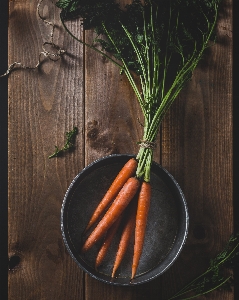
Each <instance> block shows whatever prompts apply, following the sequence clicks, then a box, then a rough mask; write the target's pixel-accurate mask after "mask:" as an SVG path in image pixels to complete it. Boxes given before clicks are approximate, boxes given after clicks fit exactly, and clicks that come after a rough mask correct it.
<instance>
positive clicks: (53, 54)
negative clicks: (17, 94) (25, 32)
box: [0, 0, 66, 77]
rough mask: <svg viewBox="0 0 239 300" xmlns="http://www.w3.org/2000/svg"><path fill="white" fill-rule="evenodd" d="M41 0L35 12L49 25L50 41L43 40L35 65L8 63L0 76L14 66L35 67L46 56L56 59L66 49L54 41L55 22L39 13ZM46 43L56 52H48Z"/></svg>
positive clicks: (6, 73)
mask: <svg viewBox="0 0 239 300" xmlns="http://www.w3.org/2000/svg"><path fill="white" fill-rule="evenodd" d="M42 2H43V0H40V1H39V2H38V4H37V14H38V16H39V18H40V19H41V20H42V21H43V22H44V23H45V24H46V25H48V26H51V32H50V41H49V42H44V43H43V44H42V51H41V52H40V54H39V57H38V62H37V64H36V65H35V66H33V67H30V66H26V65H24V64H22V63H20V62H14V63H12V64H11V65H9V67H8V69H7V71H6V72H5V73H4V74H2V75H0V77H4V76H7V75H8V74H10V73H11V71H12V70H13V69H15V68H16V67H18V68H21V69H37V68H38V67H39V66H40V64H41V63H42V62H43V60H44V58H45V57H47V58H48V59H50V60H52V61H57V60H59V59H60V58H61V56H62V55H63V54H64V53H66V50H64V49H62V48H60V47H59V46H57V45H56V44H55V43H54V31H55V28H56V24H54V23H53V22H50V21H48V20H46V19H45V18H44V17H43V16H42V15H41V14H40V6H41V4H42ZM46 45H50V46H51V47H52V48H53V49H54V50H55V51H56V52H50V51H47V50H46Z"/></svg>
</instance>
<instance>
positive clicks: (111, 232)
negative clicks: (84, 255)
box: [95, 216, 121, 269]
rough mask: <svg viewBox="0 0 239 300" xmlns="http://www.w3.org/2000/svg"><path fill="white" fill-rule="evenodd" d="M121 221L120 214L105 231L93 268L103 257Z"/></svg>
mask: <svg viewBox="0 0 239 300" xmlns="http://www.w3.org/2000/svg"><path fill="white" fill-rule="evenodd" d="M120 221H121V216H120V217H119V218H118V219H117V220H116V222H114V224H113V225H112V226H111V227H110V229H109V230H108V231H107V233H106V236H105V239H104V242H103V244H102V246H101V248H100V250H99V252H98V255H97V257H96V260H95V268H96V269H97V268H98V267H99V266H100V265H101V264H102V261H103V259H104V258H105V256H106V254H107V251H108V249H109V247H110V244H111V242H112V240H113V238H114V236H115V233H116V231H117V229H118V227H119V224H120Z"/></svg>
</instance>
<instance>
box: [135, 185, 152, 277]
mask: <svg viewBox="0 0 239 300" xmlns="http://www.w3.org/2000/svg"><path fill="white" fill-rule="evenodd" d="M150 198H151V185H150V183H149V182H145V181H144V182H143V183H142V185H141V189H140V192H139V198H138V208H137V214H136V225H135V241H134V255H133V264H132V276H131V279H133V278H134V277H135V274H136V271H137V268H138V265H139V259H140V256H141V254H142V250H143V243H144V236H145V230H146V224H147V217H148V211H149V206H150Z"/></svg>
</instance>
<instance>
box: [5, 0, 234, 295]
mask: <svg viewBox="0 0 239 300" xmlns="http://www.w3.org/2000/svg"><path fill="white" fill-rule="evenodd" d="M36 6H37V1H32V0H12V1H9V8H10V11H9V64H10V63H12V62H14V61H19V62H22V63H24V64H25V65H28V66H34V65H35V64H36V61H37V60H38V55H39V53H40V52H41V51H42V48H41V47H42V44H43V42H45V41H49V39H50V27H49V26H47V25H46V24H45V23H44V22H43V21H42V20H41V19H40V18H39V17H38V15H37V12H36ZM221 11H222V13H221V14H220V20H219V22H218V25H217V30H218V42H217V43H216V45H214V46H213V47H211V48H210V50H208V51H207V53H206V55H205V57H204V59H203V60H202V61H201V63H200V65H199V66H198V68H197V69H196V71H195V72H194V74H193V77H192V80H191V81H190V82H189V83H188V84H187V86H186V88H185V89H184V90H183V91H182V93H181V94H180V96H179V97H178V99H177V101H176V102H175V103H174V105H173V106H172V109H171V110H170V112H169V113H168V114H167V116H166V118H165V120H164V122H163V124H162V128H161V130H160V134H159V136H158V139H157V148H156V151H155V156H154V159H155V161H157V162H159V163H160V164H162V166H163V167H165V168H166V169H167V170H168V171H169V172H170V173H171V174H172V175H173V176H174V177H175V179H176V180H177V181H178V182H179V184H180V186H181V188H182V189H183V191H184V194H185V197H186V199H187V203H188V207H189V214H190V228H189V234H188V238H187V242H186V245H185V247H184V249H183V251H182V253H181V254H180V257H179V258H178V260H177V261H176V263H175V264H174V265H173V266H172V267H171V268H170V269H169V270H168V271H167V272H166V273H165V274H163V275H162V276H160V277H159V278H157V279H155V280H153V281H151V282H149V283H147V284H144V285H140V286H138V287H115V286H110V285H107V284H104V283H101V282H98V281H96V280H95V279H92V278H91V277H89V276H88V275H86V274H84V273H83V272H82V271H81V270H80V269H79V268H78V267H77V265H76V263H75V262H74V261H73V260H72V259H71V257H70V255H69V254H68V252H67V251H66V249H65V246H64V244H63V240H62V236H61V231H60V210H61V205H62V200H63V197H64V194H65V192H66V190H67V188H68V186H69V184H70V183H71V181H72V180H73V178H74V177H75V176H76V174H78V173H79V172H80V171H81V170H82V168H83V167H84V166H86V165H87V164H89V163H91V162H92V161H94V160H95V159H98V158H100V157H102V156H106V155H109V154H112V153H132V154H135V153H137V151H138V146H137V143H136V142H137V141H138V140H139V139H140V138H141V136H142V128H141V126H140V124H139V121H138V120H137V118H139V119H140V118H141V114H140V110H139V107H138V105H137V102H136V99H135V96H134V93H133V91H132V89H131V87H130V86H129V84H128V82H127V80H126V78H125V76H123V75H120V74H119V70H118V68H117V67H116V66H114V65H113V64H112V63H111V62H110V61H107V60H105V59H103V58H102V57H100V56H99V55H98V54H97V53H94V51H92V50H90V49H88V48H84V47H83V46H82V45H81V44H79V43H77V42H76V41H75V40H73V39H72V38H71V37H70V36H69V35H68V34H67V33H66V32H65V31H64V30H63V28H62V26H61V23H60V21H59V10H58V9H57V8H56V7H55V6H54V5H53V4H52V3H51V2H50V1H48V0H44V1H43V2H42V4H41V8H40V12H41V14H42V15H43V16H44V17H45V18H46V19H47V20H49V21H54V22H55V23H56V24H57V28H56V32H55V35H54V41H55V43H56V44H57V45H59V46H60V47H62V48H64V49H66V50H67V53H66V54H65V55H64V56H63V57H62V59H61V60H59V61H57V62H52V61H50V60H49V59H47V58H46V59H45V61H44V63H43V64H42V65H41V67H40V68H38V69H35V70H24V69H17V70H15V71H14V72H12V74H10V76H9V258H10V261H11V269H10V270H9V298H8V299H9V300H44V299H45V300H52V299H62V300H76V299H77V300H81V299H82V300H83V299H85V300H86V299H87V300H94V299H95V300H98V299H104V300H117V299H118V300H122V299H124V300H128V299H130V300H133V299H137V300H143V299H145V300H146V299H147V300H148V299H149V300H156V299H157V300H159V299H167V298H168V297H169V296H170V295H172V294H173V293H174V292H175V291H176V290H178V289H179V288H180V287H182V286H183V285H184V284H185V283H187V282H188V281H190V280H191V279H193V278H194V277H195V276H196V275H198V274H200V273H201V272H202V271H203V270H205V268H206V267H207V265H208V261H209V259H210V258H212V257H214V256H215V255H216V254H217V253H218V252H219V251H220V250H221V249H222V248H223V246H224V245H225V243H226V241H227V239H228V238H229V236H230V234H231V233H232V231H233V199H232V30H231V29H232V28H231V27H232V0H224V1H223V2H222V9H221ZM69 26H70V29H71V30H72V31H73V32H75V34H77V35H78V36H79V37H81V38H82V37H83V34H84V38H85V39H86V41H90V40H91V38H92V32H86V33H82V31H81V30H80V29H79V28H80V21H75V22H74V23H72V24H71V25H69ZM73 126H77V127H78V129H79V134H78V135H77V139H76V149H75V151H73V152H71V153H66V155H64V156H62V157H58V158H53V159H48V155H49V154H51V153H52V152H53V151H54V146H55V145H58V146H61V145H63V144H64V141H65V132H66V131H70V130H71V129H72V128H73ZM200 299H210V300H213V299H215V300H216V299H217V300H229V299H233V292H226V291H216V292H214V293H212V294H209V295H208V296H207V297H201V298H200Z"/></svg>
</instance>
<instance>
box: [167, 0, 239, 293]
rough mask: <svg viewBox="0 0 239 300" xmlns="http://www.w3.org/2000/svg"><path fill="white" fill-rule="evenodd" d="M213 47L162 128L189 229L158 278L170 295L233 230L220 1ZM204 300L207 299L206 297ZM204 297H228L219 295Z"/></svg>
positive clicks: (226, 11)
mask: <svg viewBox="0 0 239 300" xmlns="http://www.w3.org/2000/svg"><path fill="white" fill-rule="evenodd" d="M220 15H221V16H222V17H221V18H220V19H219V22H218V25H217V43H216V45H214V46H213V47H211V48H210V49H208V51H207V52H206V54H205V57H204V59H203V60H202V61H201V62H200V64H199V66H198V68H197V69H196V70H195V72H194V74H193V77H192V80H191V81H190V82H189V83H188V84H187V86H186V88H185V90H184V91H182V93H181V94H180V96H179V99H178V100H177V102H176V103H175V104H174V106H173V107H172V109H171V110H170V113H169V114H168V116H167V117H166V119H165V122H164V123H163V128H162V133H163V134H162V164H163V166H164V167H166V168H167V169H168V170H169V171H170V172H171V173H172V174H173V176H175V178H176V180H177V181H178V182H179V184H180V185H181V187H182V189H183V191H184V193H185V197H186V200H187V202H188V208H189V216H190V227H189V234H188V239H187V242H186V245H185V247H184V249H183V251H182V254H181V255H180V258H179V260H178V261H177V263H176V264H175V265H174V266H173V267H172V268H171V269H170V270H169V271H168V272H167V273H166V274H165V276H163V277H162V281H163V285H164V284H166V283H170V286H171V291H168V290H165V291H164V292H163V296H164V297H167V296H170V295H171V294H172V293H173V291H176V290H177V289H179V287H180V286H181V287H182V286H183V285H184V284H185V283H187V282H189V281H190V280H191V279H193V278H195V277H196V276H197V275H199V274H201V273H202V272H203V271H204V270H206V268H207V266H208V264H209V259H210V258H213V257H215V255H216V254H217V253H219V251H221V250H222V249H223V246H224V245H225V244H226V242H227V240H228V238H229V236H230V235H231V233H232V232H233V186H232V183H233V177H232V167H233V162H232V151H233V145H232V35H231V28H232V23H231V20H232V1H230V0H229V1H224V2H223V5H222V8H221V14H220ZM207 299H208V298H207ZM209 299H234V298H233V293H231V292H226V291H220V292H215V293H213V294H212V295H210V296H209Z"/></svg>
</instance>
